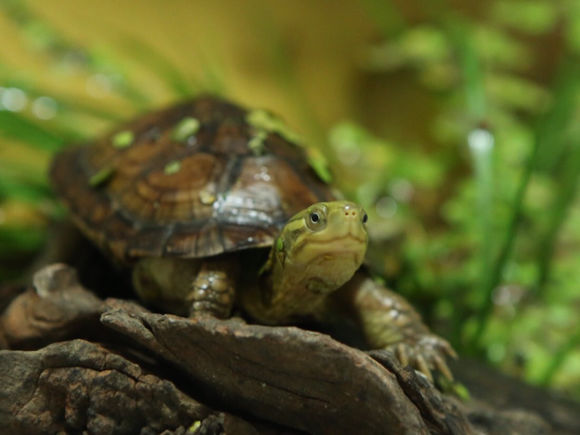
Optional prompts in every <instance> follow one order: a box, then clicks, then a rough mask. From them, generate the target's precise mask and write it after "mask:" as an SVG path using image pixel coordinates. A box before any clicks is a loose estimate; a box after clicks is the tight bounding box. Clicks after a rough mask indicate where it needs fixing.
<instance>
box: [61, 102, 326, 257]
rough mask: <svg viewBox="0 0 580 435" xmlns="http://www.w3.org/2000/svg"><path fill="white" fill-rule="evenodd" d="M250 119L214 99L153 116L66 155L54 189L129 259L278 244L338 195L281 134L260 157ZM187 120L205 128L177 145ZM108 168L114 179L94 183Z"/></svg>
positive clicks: (90, 232) (82, 222)
mask: <svg viewBox="0 0 580 435" xmlns="http://www.w3.org/2000/svg"><path fill="white" fill-rule="evenodd" d="M246 115H247V111H246V110H244V109H242V108H241V107H239V106H237V105H234V104H232V103H229V102H227V101H224V100H220V99H217V98H214V97H202V98H197V99H194V100H191V101H188V102H185V103H182V104H179V105H176V106H173V107H170V108H168V109H165V110H161V111H158V112H152V113H148V114H146V115H143V116H141V117H140V118H138V119H137V120H135V121H133V122H131V123H127V124H125V125H123V126H121V127H120V128H119V129H117V130H116V131H114V132H111V133H110V134H109V135H106V136H105V137H103V138H102V139H100V140H97V141H95V142H94V143H93V144H91V145H89V146H86V147H77V148H71V149H67V150H65V151H63V152H62V153H60V154H59V155H57V157H56V158H55V159H54V162H53V166H52V169H51V178H52V182H53V185H54V186H55V189H56V191H57V192H58V194H59V196H60V197H61V198H62V199H63V201H64V202H65V204H66V205H67V206H68V208H69V209H70V211H71V214H72V216H73V219H74V220H75V221H76V222H77V224H78V225H79V227H80V228H81V229H82V230H83V231H84V232H85V234H86V235H87V236H88V237H89V238H91V239H93V240H94V241H95V242H96V243H98V244H99V245H100V246H101V247H102V248H103V249H105V250H107V251H109V252H111V253H112V254H113V255H114V256H116V257H117V258H118V259H120V260H124V261H130V260H131V259H134V258H138V257H144V256H178V257H204V256H209V255H217V254H220V253H224V252H230V251H235V250H240V249H247V248H252V247H260V246H269V245H271V244H272V243H273V241H274V239H275V237H276V236H277V233H278V232H279V230H280V228H281V227H282V225H283V224H284V223H285V222H286V220H287V219H288V218H289V217H291V216H292V215H293V214H294V213H296V212H298V211H299V210H301V209H303V208H305V207H307V206H308V205H310V204H312V203H314V202H317V201H323V200H328V199H331V198H332V194H331V193H330V189H329V188H328V187H327V186H326V185H325V184H324V183H323V182H322V181H320V180H319V179H318V178H317V177H316V175H315V174H314V172H313V171H312V169H311V168H310V167H309V165H308V163H307V161H306V158H305V156H304V152H303V149H302V148H301V147H299V146H297V145H295V144H293V143H291V142H288V141H287V140H286V139H284V138H283V137H281V136H280V135H279V134H278V133H276V132H267V133H266V134H265V135H264V139H263V149H261V152H260V153H256V152H255V150H252V149H251V148H250V147H249V142H250V141H251V139H252V137H253V136H254V135H255V133H256V131H255V130H256V129H255V127H254V126H252V125H250V124H248V122H247V120H246V118H247V116H246ZM184 119H186V120H191V119H194V120H196V122H195V128H189V130H188V131H187V132H186V133H187V135H186V136H187V137H184V135H185V133H183V134H182V135H180V136H179V137H176V136H175V130H176V128H179V126H180V122H181V123H182V124H181V126H182V128H185V127H183V124H184V122H183V120H184ZM189 123H190V124H192V126H193V123H192V122H191V121H189ZM127 131H129V132H131V136H132V137H131V139H132V141H130V143H125V142H127V141H125V142H124V146H122V147H120V146H115V144H114V140H115V135H118V134H119V132H123V133H124V132H127ZM124 134H125V135H126V136H128V134H127V133H124ZM168 167H169V168H170V170H168V169H167V168H168ZM107 168H110V169H111V171H112V172H111V173H110V174H109V175H108V176H107V178H106V179H105V180H101V182H100V183H99V184H98V185H91V183H90V179H91V177H94V176H95V174H98V173H99V171H103V170H104V169H107Z"/></svg>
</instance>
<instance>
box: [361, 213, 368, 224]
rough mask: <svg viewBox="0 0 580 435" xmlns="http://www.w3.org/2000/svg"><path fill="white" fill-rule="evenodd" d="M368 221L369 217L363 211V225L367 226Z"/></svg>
mask: <svg viewBox="0 0 580 435" xmlns="http://www.w3.org/2000/svg"><path fill="white" fill-rule="evenodd" d="M368 220H369V216H368V215H367V214H366V212H364V211H363V217H362V223H363V224H366V223H367V221H368Z"/></svg>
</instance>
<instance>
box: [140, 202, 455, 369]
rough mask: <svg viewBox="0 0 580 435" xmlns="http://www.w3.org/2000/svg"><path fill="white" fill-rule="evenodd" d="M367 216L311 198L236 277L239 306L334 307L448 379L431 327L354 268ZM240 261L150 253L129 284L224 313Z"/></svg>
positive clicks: (269, 315) (409, 360)
mask: <svg viewBox="0 0 580 435" xmlns="http://www.w3.org/2000/svg"><path fill="white" fill-rule="evenodd" d="M365 221H366V214H365V212H364V210H363V209H362V208H361V207H360V206H358V205H356V204H353V203H351V202H347V201H333V202H322V203H318V204H314V205H312V206H310V207H308V208H307V209H305V210H303V211H302V212H300V213H298V214H297V215H295V216H294V217H292V218H291V219H290V220H289V221H288V223H287V224H286V226H285V227H284V228H283V230H282V231H281V233H280V236H279V237H278V239H277V241H276V243H275V244H274V246H273V247H272V249H271V251H270V254H269V258H268V261H267V263H266V264H265V265H264V267H263V268H262V270H261V271H260V274H259V277H257V276H256V275H255V273H251V272H250V273H246V275H245V276H244V279H243V280H241V281H242V282H241V283H240V284H242V285H241V286H239V287H238V292H237V298H238V301H239V302H240V303H241V307H242V308H243V309H244V311H245V312H246V313H247V314H249V315H250V316H251V317H252V318H254V319H255V320H257V321H259V322H261V323H265V324H271V325H279V324H291V323H295V322H296V321H299V320H301V319H304V318H305V317H313V318H316V319H319V320H322V321H325V320H330V319H332V318H336V312H337V308H339V311H342V312H344V313H345V314H350V315H351V317H352V318H353V320H355V321H356V322H357V323H358V324H359V326H360V328H361V330H362V331H363V333H364V335H365V338H366V340H367V342H368V344H369V346H370V347H372V348H374V349H388V350H392V351H393V352H394V353H395V355H396V356H397V357H398V359H399V360H400V362H401V363H402V364H403V365H411V366H413V367H414V368H416V369H418V370H420V371H421V372H423V373H424V374H425V375H426V376H427V377H428V378H430V379H431V370H433V369H437V370H439V371H440V372H441V373H442V374H443V375H445V376H446V377H448V378H449V379H451V378H452V376H451V372H450V371H449V369H448V367H447V365H446V363H445V357H446V356H455V353H454V352H453V349H452V348H451V346H450V345H449V344H448V343H447V342H446V341H445V340H443V339H442V338H440V337H438V336H436V335H434V334H431V333H430V331H429V329H428V328H427V327H426V326H425V325H424V324H423V323H422V322H421V318H420V316H419V315H418V314H417V312H416V311H415V310H414V309H413V308H412V307H411V306H410V305H409V304H408V303H407V302H406V301H405V300H404V299H403V298H402V297H400V296H399V295H397V294H395V293H393V292H391V291H390V290H388V289H386V288H385V287H383V286H382V285H380V284H378V283H376V282H375V281H374V280H373V279H372V278H371V277H370V276H369V275H368V274H367V273H366V272H365V271H364V270H362V269H361V270H359V269H360V266H361V264H362V262H363V260H364V256H365V252H366V248H367V239H368V236H367V231H366V228H365V223H364V222H365ZM239 255H243V254H239ZM239 263H240V258H239V257H237V256H236V254H233V255H229V256H217V257H210V258H206V259H202V260H195V259H193V260H192V259H174V258H148V259H144V260H142V261H141V262H140V263H139V264H137V266H136V267H135V268H134V275H133V278H134V284H135V287H136V289H137V292H138V293H139V295H140V297H141V298H142V299H143V300H145V301H147V302H149V303H151V304H152V305H156V306H158V307H160V308H162V309H169V310H170V311H172V312H175V313H178V314H184V315H186V314H189V315H190V316H192V317H195V316H200V315H212V316H216V317H221V318H225V317H228V316H229V315H230V311H231V309H232V307H233V304H234V301H235V291H234V285H235V283H236V281H239V280H238V274H239V272H240V271H239V270H237V266H238V265H239ZM248 269H249V270H253V268H251V267H250V268H248ZM247 272H249V271H247ZM187 307H188V308H187ZM187 310H189V313H188V312H187Z"/></svg>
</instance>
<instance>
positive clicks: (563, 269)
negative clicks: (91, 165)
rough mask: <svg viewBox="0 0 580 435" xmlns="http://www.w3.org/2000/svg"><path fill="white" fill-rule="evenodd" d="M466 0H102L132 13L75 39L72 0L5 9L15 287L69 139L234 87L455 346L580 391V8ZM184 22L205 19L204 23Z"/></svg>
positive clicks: (7, 238) (52, 210)
mask: <svg viewBox="0 0 580 435" xmlns="http://www.w3.org/2000/svg"><path fill="white" fill-rule="evenodd" d="M65 3H66V2H65ZM452 3H453V2H447V1H443V0H438V1H434V2H430V3H429V6H425V5H424V3H423V2H420V1H418V0H415V1H410V2H408V1H407V2H403V1H402V0H392V1H383V0H361V1H360V2H336V5H335V8H334V9H333V10H328V9H327V6H325V4H323V3H320V4H318V5H313V4H309V5H308V6H307V7H308V10H307V12H304V13H299V12H296V11H294V8H292V7H291V6H287V5H283V4H282V3H280V4H276V5H272V4H271V3H268V2H263V1H258V0H253V1H251V2H249V4H250V6H251V7H248V8H247V9H240V7H239V5H238V4H237V3H236V2H233V1H230V2H226V4H224V5H222V6H208V5H209V3H208V4H204V2H200V3H199V4H196V6H193V5H192V4H191V3H189V2H181V3H179V2H176V11H178V12H175V15H171V14H172V13H173V12H172V11H171V10H169V9H160V8H161V6H160V4H158V3H155V2H143V5H142V9H140V11H137V10H136V9H134V8H133V7H132V6H123V7H120V10H119V14H118V16H117V14H115V15H114V17H113V15H107V14H106V12H105V11H106V10H107V7H109V8H112V9H109V10H115V11H116V8H117V7H118V6H117V5H116V4H113V3H111V4H110V5H109V3H108V2H102V3H101V6H99V7H102V8H103V10H102V11H101V14H102V16H103V17H105V16H106V17H108V18H110V19H111V20H113V18H115V19H118V20H119V21H117V22H116V23H117V24H118V23H119V22H121V23H123V20H125V23H126V24H127V25H126V26H124V25H117V26H115V25H114V24H112V23H113V21H111V22H107V25H103V26H102V27H101V28H100V33H96V34H98V35H99V37H96V38H94V39H93V40H92V41H90V40H89V42H87V40H84V41H83V42H77V39H75V37H72V36H71V34H76V35H77V37H79V35H80V36H81V39H85V38H84V37H83V36H84V35H85V33H83V31H85V32H86V33H87V34H88V33H89V31H88V30H85V29H83V24H85V23H84V22H80V23H79V22H77V23H74V22H72V23H71V26H70V28H69V27H68V26H67V25H65V24H66V23H65V24H63V23H61V24H60V25H58V24H56V23H55V17H56V16H57V15H56V13H55V14H53V15H52V17H51V18H47V17H46V16H47V15H48V16H49V17H50V16H51V10H52V8H56V9H57V12H58V11H59V10H60V9H62V10H60V12H63V11H64V9H65V8H66V7H69V8H71V7H72V6H71V5H72V4H73V3H70V4H69V3H66V4H65V5H62V6H60V7H57V6H54V5H53V6H51V9H48V8H45V9H43V8H42V7H39V6H38V5H35V7H34V8H33V7H32V3H30V4H29V3H28V2H23V1H20V0H2V1H0V8H1V9H0V36H1V37H3V40H5V41H7V40H9V41H14V43H13V44H5V46H4V48H3V49H0V138H1V140H2V145H1V146H0V279H2V280H7V279H14V278H18V277H22V276H23V275H24V273H25V272H26V268H27V267H28V266H29V265H30V264H31V263H32V261H33V259H34V256H35V255H36V254H37V253H38V252H39V251H40V250H41V249H42V247H43V244H44V243H45V242H46V240H47V234H48V232H49V228H50V224H51V223H52V222H54V221H56V220H58V219H60V218H62V216H63V211H62V210H61V208H60V207H59V206H58V203H57V202H56V201H55V199H54V198H53V196H52V194H51V190H50V188H49V186H48V184H47V181H46V178H45V171H46V168H47V165H48V162H49V161H50V156H51V154H52V153H53V152H54V151H55V150H57V149H59V148H61V147H62V146H63V145H64V144H66V143H70V142H78V141H82V140H86V139H87V138H90V137H93V136H94V135H96V134H98V133H100V132H102V131H103V129H106V128H110V127H112V126H113V125H114V123H115V122H117V121H118V120H121V119H125V118H128V117H130V116H132V115H134V114H135V113H137V112H140V111H143V110H146V109H148V108H151V107H157V106H159V105H161V104H164V103H167V102H170V101H173V100H175V99H179V98H184V97H187V96H189V95H193V94H195V93H197V92H200V91H210V92H214V93H220V94H223V95H226V96H228V97H231V98H233V99H238V100H240V101H242V102H244V103H245V104H247V105H249V106H253V107H256V106H258V107H259V106H260V104H264V106H263V107H267V108H268V109H272V110H273V111H274V112H281V113H282V114H284V115H285V116H284V117H285V118H287V119H289V120H290V122H289V124H290V126H291V129H292V130H293V129H294V128H296V130H297V133H298V134H299V135H300V136H301V137H303V138H304V140H305V142H306V143H309V144H316V147H311V151H310V156H311V158H312V161H313V162H316V164H317V165H319V166H320V168H325V165H326V163H328V164H329V165H330V167H331V168H332V172H333V173H334V175H335V176H334V177H333V178H334V182H335V183H336V184H337V185H338V186H339V187H340V188H341V189H342V190H343V191H344V193H345V194H346V195H347V196H348V197H350V198H353V199H356V200H358V201H359V202H360V203H361V204H363V205H364V206H365V207H366V208H367V210H368V212H369V216H370V220H369V222H370V224H369V225H370V226H369V231H370V232H371V236H372V240H373V243H372V246H371V247H370V248H369V262H370V264H371V265H372V267H373V268H374V270H375V271H376V273H377V274H378V275H381V276H382V277H383V278H384V279H386V280H387V282H389V283H390V284H392V286H393V287H395V288H396V289H397V290H398V291H400V292H401V293H403V294H404V295H406V296H407V297H409V298H410V299H412V300H413V302H414V303H416V305H417V306H418V307H419V308H420V309H421V310H422V312H423V314H424V316H425V318H426V320H427V321H428V323H430V324H431V325H432V326H433V327H434V328H435V329H436V330H437V331H438V332H440V333H441V334H443V335H445V336H447V337H449V338H450V339H451V340H452V341H453V344H454V345H455V347H456V348H457V349H458V350H459V351H460V353H463V354H467V353H470V354H473V355H478V356H479V357H481V358H485V359H487V360H488V361H490V362H492V363H494V364H496V365H498V366H500V367H502V368H503V369H504V370H505V371H507V372H510V373H512V374H515V375H518V376H521V377H523V378H525V379H527V380H528V381H530V382H534V383H538V384H544V385H550V386H552V387H555V388H559V389H561V390H565V391H567V392H568V393H570V394H572V395H574V396H575V397H577V398H580V324H579V321H578V312H579V309H580V288H579V286H580V268H579V267H578V265H579V264H580V200H579V199H578V194H577V193H578V192H577V185H578V182H579V180H578V177H579V174H580V129H579V127H578V126H579V125H580V123H579V121H580V87H579V86H580V70H579V67H578V65H580V63H579V62H578V61H579V60H580V2H577V1H575V0H553V1H552V0H493V1H489V2H477V1H475V0H474V1H468V2H463V6H462V7H461V8H457V7H453V6H452ZM107 5H108V6H107ZM305 7H306V6H305ZM59 8H60V9H59ZM73 9H74V8H73ZM124 9H127V11H125V12H123V10H124ZM147 11H149V15H148V12H147ZM137 13H140V14H141V15H139V17H138V18H139V19H138V20H136V21H137V24H135V26H139V25H140V26H139V27H138V28H144V29H145V31H144V32H145V33H141V34H139V33H138V32H137V31H133V30H134V29H136V28H137V27H131V25H130V23H129V22H128V21H127V17H129V16H132V14H137ZM179 14H181V15H183V16H184V18H183V19H184V20H187V19H193V20H194V21H195V19H196V18H198V15H200V14H206V16H204V17H202V18H203V19H202V18H200V19H199V21H196V23H197V24H199V25H200V26H201V27H200V29H191V30H190V32H191V34H189V33H187V32H188V31H186V30H183V28H181V27H179V26H177V25H176V26H173V25H172V24H171V20H170V19H169V17H170V16H171V17H173V18H175V17H177V16H178V15H179ZM72 17H74V15H72V16H71V18H69V21H74V20H73V18H72ZM208 17H210V18H211V19H209V18H208ZM178 18H180V17H178ZM147 20H149V21H147ZM155 20H158V26H157V27H159V28H158V29H156V28H155V27H156V26H152V25H149V26H147V25H146V24H147V23H155ZM164 20H165V21H167V23H165V21H164ZM204 20H205V21H208V20H209V21H210V22H212V20H216V23H217V24H219V25H217V24H216V25H215V26H214V27H216V28H219V33H218V32H217V31H216V32H214V33H210V32H209V31H208V30H207V29H208V28H206V27H203V26H202V25H201V23H202V22H205V21H204ZM133 21H135V20H133ZM164 23H165V27H163V25H164ZM125 27H126V28H125ZM65 28H66V31H65V30H64V29H65ZM75 28H76V30H75V31H73V30H72V29H75ZM79 29H80V30H79ZM130 29H133V30H130ZM160 29H161V30H160ZM163 29H167V30H166V33H167V34H171V31H173V32H175V36H174V39H169V40H170V41H173V42H176V41H178V40H179V41H181V42H182V44H181V45H179V47H180V48H179V49H177V48H175V47H173V46H172V44H169V43H167V44H165V46H164V45H162V44H160V43H159V40H161V39H162V38H161V36H160V35H163V36H165V34H164V33H163V32H164V31H163ZM177 29H179V30H177ZM240 29H244V31H245V30H246V29H251V32H247V35H246V36H245V37H242V36H240V34H241V32H240ZM196 32H197V33H196ZM316 32H318V33H316ZM149 33H151V34H152V36H151V37H149ZM245 34H246V33H245ZM325 35H329V36H325ZM101 38H103V39H104V40H105V42H103V41H102V40H101ZM244 38H245V39H244ZM174 45H176V46H177V45H178V44H177V43H175V44H174ZM184 47H185V48H184ZM220 47H222V48H221V49H220ZM223 47H226V48H223ZM232 47H235V49H234V48H232ZM184 49H186V50H189V51H188V55H189V56H188V57H189V58H190V62H189V63H184V62H185V61H184V60H183V59H182V58H179V57H176V56H175V52H176V50H177V51H179V50H184ZM15 58H17V60H14V59H15ZM27 59H28V60H27ZM30 59H32V60H30ZM288 131H291V130H288ZM337 175H340V176H337Z"/></svg>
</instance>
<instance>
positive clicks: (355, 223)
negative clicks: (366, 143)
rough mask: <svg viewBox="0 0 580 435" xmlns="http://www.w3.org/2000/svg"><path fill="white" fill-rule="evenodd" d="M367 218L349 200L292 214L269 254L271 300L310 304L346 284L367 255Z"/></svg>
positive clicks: (314, 205)
mask: <svg viewBox="0 0 580 435" xmlns="http://www.w3.org/2000/svg"><path fill="white" fill-rule="evenodd" d="M366 220H367V215H366V213H365V211H364V210H363V209H362V207H360V206H359V205H357V204H354V203H352V202H348V201H332V202H320V203H317V204H313V205H311V206H310V207H308V208H307V209H305V210H302V211H301V212H299V213H298V214H296V215H295V216H293V217H292V218H291V219H290V220H289V221H288V223H287V224H286V226H285V227H284V228H283V230H282V232H281V233H280V236H279V237H278V239H277V240H276V244H275V246H274V247H273V249H272V253H271V255H270V261H269V263H270V264H269V266H270V268H271V270H272V290H273V294H272V296H273V299H272V302H273V303H275V302H276V300H278V301H279V302H280V303H282V301H284V302H283V303H290V305H300V304H301V303H312V302H313V298H315V297H322V296H325V295H326V294H328V293H331V292H333V291H334V290H336V289H338V288H339V287H340V286H342V285H343V284H344V283H346V282H347V281H348V280H349V279H350V278H351V277H352V276H353V274H354V273H355V272H356V270H357V269H358V268H359V267H360V265H361V264H362V262H363V259H364V256H365V252H366V248H367V240H368V236H367V230H366ZM302 301H303V302H302ZM297 308H298V307H297ZM302 308H304V307H302ZM299 311H303V310H302V309H299Z"/></svg>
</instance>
